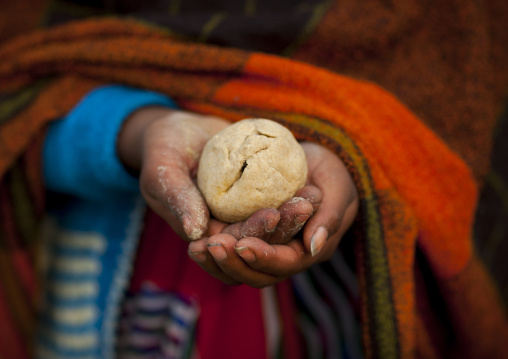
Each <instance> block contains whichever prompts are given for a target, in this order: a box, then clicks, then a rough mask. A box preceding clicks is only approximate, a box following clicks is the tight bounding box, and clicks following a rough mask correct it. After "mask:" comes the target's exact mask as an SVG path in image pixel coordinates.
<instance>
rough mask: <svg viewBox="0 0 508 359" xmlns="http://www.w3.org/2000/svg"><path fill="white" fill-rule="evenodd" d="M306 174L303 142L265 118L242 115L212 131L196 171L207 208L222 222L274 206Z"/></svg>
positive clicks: (302, 181)
mask: <svg viewBox="0 0 508 359" xmlns="http://www.w3.org/2000/svg"><path fill="white" fill-rule="evenodd" d="M306 179H307V160H306V158H305V153H304V151H303V148H302V147H301V146H300V144H299V143H298V142H297V141H296V139H295V138H294V137H293V135H292V134H291V132H290V131H289V130H288V129H287V128H285V127H284V126H282V125H279V124H278V123H277V122H274V121H271V120H266V119H246V120H242V121H240V122H237V123H235V124H233V125H231V126H229V127H226V128H225V129H224V130H222V131H221V132H219V133H217V134H216V135H215V136H214V137H212V138H211V139H210V140H209V141H208V143H207V144H206V146H205V148H204V150H203V153H202V155H201V159H200V162H199V169H198V175H197V181H198V187H199V189H200V191H201V193H202V194H203V196H204V198H205V200H206V203H207V204H208V207H209V208H210V211H211V212H212V214H213V215H214V216H215V217H216V218H217V219H219V220H221V221H223V222H228V223H234V222H238V221H242V220H244V219H246V218H247V217H249V216H250V215H251V214H252V213H254V212H255V211H257V210H259V209H262V208H278V207H279V206H280V205H281V204H282V203H284V202H285V201H286V200H288V199H290V198H291V197H293V195H294V194H295V192H296V191H297V190H298V189H300V188H301V187H303V186H304V185H305V181H306Z"/></svg>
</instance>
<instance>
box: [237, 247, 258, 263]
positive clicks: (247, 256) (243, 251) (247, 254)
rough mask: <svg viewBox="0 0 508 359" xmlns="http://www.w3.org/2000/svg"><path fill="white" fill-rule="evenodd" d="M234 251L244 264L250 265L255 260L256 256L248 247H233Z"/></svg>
mask: <svg viewBox="0 0 508 359" xmlns="http://www.w3.org/2000/svg"><path fill="white" fill-rule="evenodd" d="M235 251H236V253H238V255H239V256H240V257H242V259H243V260H245V261H246V262H249V263H252V262H254V261H255V260H256V255H255V254H254V252H253V251H252V250H251V249H250V248H249V247H235Z"/></svg>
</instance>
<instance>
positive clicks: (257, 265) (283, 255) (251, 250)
mask: <svg viewBox="0 0 508 359" xmlns="http://www.w3.org/2000/svg"><path fill="white" fill-rule="evenodd" d="M236 251H237V253H238V255H239V256H240V257H241V258H242V259H243V260H244V261H245V262H246V263H247V264H248V265H249V267H250V268H251V269H253V270H256V271H259V272H262V273H265V274H267V275H271V276H273V277H277V278H286V277H289V276H291V275H294V274H295V273H298V272H300V271H302V270H303V269H306V268H307V267H308V266H309V265H310V264H312V263H313V258H312V256H310V254H308V253H307V252H306V250H305V248H304V246H303V243H302V241H301V240H298V239H294V240H292V241H290V242H288V243H287V244H286V245H270V244H269V243H266V242H264V241H261V240H259V239H257V238H253V237H249V238H244V239H241V240H240V241H238V243H237V244H236Z"/></svg>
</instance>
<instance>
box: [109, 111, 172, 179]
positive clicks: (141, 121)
mask: <svg viewBox="0 0 508 359" xmlns="http://www.w3.org/2000/svg"><path fill="white" fill-rule="evenodd" d="M173 112H176V110H173V109H171V108H166V107H160V106H147V107H143V108H140V109H138V110H136V111H134V112H133V113H132V114H130V115H129V117H128V118H127V119H126V120H125V121H124V123H123V125H122V128H121V129H120V132H119V134H118V139H117V143H116V150H117V154H118V158H119V159H120V161H121V162H122V164H123V165H124V166H125V167H126V168H127V170H128V171H129V172H134V173H137V172H139V170H140V168H141V162H142V148H143V137H144V134H145V131H146V129H147V128H148V127H149V126H150V124H152V123H153V122H154V121H157V120H158V119H160V118H162V117H165V116H168V115H170V114H171V113H173Z"/></svg>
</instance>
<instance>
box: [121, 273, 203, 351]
mask: <svg viewBox="0 0 508 359" xmlns="http://www.w3.org/2000/svg"><path fill="white" fill-rule="evenodd" d="M123 308H124V309H123V313H122V319H121V320H120V324H119V337H118V355H119V356H120V357H121V358H126V359H128V358H139V359H142V358H167V359H179V358H181V359H185V358H196V355H195V354H193V353H195V351H194V350H195V349H194V341H193V339H194V327H195V326H196V322H197V319H198V317H199V310H200V308H199V305H198V304H197V302H196V301H195V300H193V298H186V297H184V296H182V295H178V294H177V293H168V292H164V291H162V290H160V289H159V288H157V287H156V286H154V285H153V284H150V283H146V284H145V285H144V286H143V287H142V288H141V290H140V291H139V292H137V293H136V294H135V295H130V296H129V297H127V298H126V300H125V302H124V305H123Z"/></svg>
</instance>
